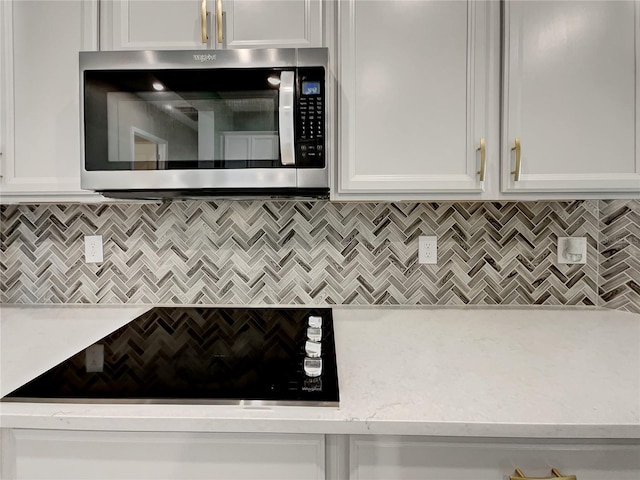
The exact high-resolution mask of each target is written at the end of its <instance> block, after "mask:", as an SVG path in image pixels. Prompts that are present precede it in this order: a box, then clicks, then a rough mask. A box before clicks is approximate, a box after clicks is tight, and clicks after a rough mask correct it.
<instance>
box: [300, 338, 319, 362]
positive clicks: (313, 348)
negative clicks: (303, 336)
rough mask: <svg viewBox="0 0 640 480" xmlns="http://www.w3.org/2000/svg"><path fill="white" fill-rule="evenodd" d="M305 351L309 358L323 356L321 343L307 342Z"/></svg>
mask: <svg viewBox="0 0 640 480" xmlns="http://www.w3.org/2000/svg"><path fill="white" fill-rule="evenodd" d="M304 351H305V352H306V353H307V356H308V357H311V358H318V357H319V356H320V355H322V344H321V343H320V342H312V341H311V340H307V343H305V345H304Z"/></svg>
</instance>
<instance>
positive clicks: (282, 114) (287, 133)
mask: <svg viewBox="0 0 640 480" xmlns="http://www.w3.org/2000/svg"><path fill="white" fill-rule="evenodd" d="M293 94H294V72H282V73H281V74H280V105H279V106H278V118H279V121H278V127H279V129H280V159H281V162H282V165H295V163H296V155H295V147H294V139H293V120H294V117H293Z"/></svg>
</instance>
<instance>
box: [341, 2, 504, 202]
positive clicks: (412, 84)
mask: <svg viewBox="0 0 640 480" xmlns="http://www.w3.org/2000/svg"><path fill="white" fill-rule="evenodd" d="M490 3H491V2H484V1H469V2H464V1H462V2H460V1H457V2H452V1H448V0H445V1H433V0H419V1H415V0H396V1H392V2H380V1H366V0H344V1H341V2H340V6H339V8H340V11H339V37H338V51H339V66H338V77H339V78H340V82H341V91H340V92H339V93H340V96H339V121H340V127H339V145H340V147H339V158H340V162H339V163H340V165H339V172H338V173H339V177H338V192H337V194H336V198H337V199H340V198H358V199H363V200H378V199H382V200H385V199H391V200H393V199H402V198H411V199H423V198H434V193H436V194H438V193H449V192H453V193H456V192H457V193H462V194H469V193H474V194H475V195H476V196H477V197H478V198H479V197H480V196H481V194H482V192H483V191H484V190H485V189H486V188H487V186H486V183H485V182H482V181H481V175H480V173H479V171H480V170H482V166H481V153H480V150H479V147H480V146H481V143H482V144H483V145H484V148H485V149H486V150H485V154H486V160H487V164H488V163H489V159H488V157H490V156H492V155H493V156H494V157H495V158H497V153H498V148H497V145H496V143H497V135H494V136H492V135H491V125H490V118H489V117H490V115H489V113H490V110H491V108H490V102H491V101H493V102H494V103H495V105H496V110H497V97H496V98H492V99H490V90H491V86H492V85H491V78H490V76H491V75H492V70H491V69H492V67H493V66H496V64H497V62H496V57H497V56H496V55H492V51H491V48H490V46H491V41H492V39H493V40H494V41H495V40H497V37H498V36H499V29H498V25H493V28H494V30H493V31H492V30H491V15H490V10H491V8H490V7H491V6H490ZM496 17H497V15H496ZM496 45H497V42H496ZM493 80H494V81H495V80H496V79H495V78H494V79H493ZM494 84H497V82H495V83H494ZM494 162H495V160H494ZM487 177H489V172H488V171H487V172H485V178H487ZM493 181H494V182H495V184H496V185H497V183H498V182H497V179H495V178H494V180H493ZM458 196H460V195H458Z"/></svg>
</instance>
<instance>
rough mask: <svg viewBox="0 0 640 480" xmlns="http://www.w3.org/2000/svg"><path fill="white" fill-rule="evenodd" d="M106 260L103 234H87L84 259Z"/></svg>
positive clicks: (87, 261) (99, 261)
mask: <svg viewBox="0 0 640 480" xmlns="http://www.w3.org/2000/svg"><path fill="white" fill-rule="evenodd" d="M103 260H104V256H103V251H102V235H85V237H84V261H85V263H101V262H102V261H103Z"/></svg>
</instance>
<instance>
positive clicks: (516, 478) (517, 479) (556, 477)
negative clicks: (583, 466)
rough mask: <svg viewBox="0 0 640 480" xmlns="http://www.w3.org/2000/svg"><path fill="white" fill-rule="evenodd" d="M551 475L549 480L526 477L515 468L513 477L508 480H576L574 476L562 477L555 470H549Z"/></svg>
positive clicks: (546, 479)
mask: <svg viewBox="0 0 640 480" xmlns="http://www.w3.org/2000/svg"><path fill="white" fill-rule="evenodd" d="M551 473H552V474H553V477H549V478H534V477H526V476H525V475H524V473H522V470H520V469H519V468H516V472H515V475H511V476H510V477H509V480H523V479H526V480H577V478H576V476H575V475H569V476H568V477H565V476H562V475H561V474H560V472H558V470H556V469H555V468H552V469H551Z"/></svg>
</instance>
